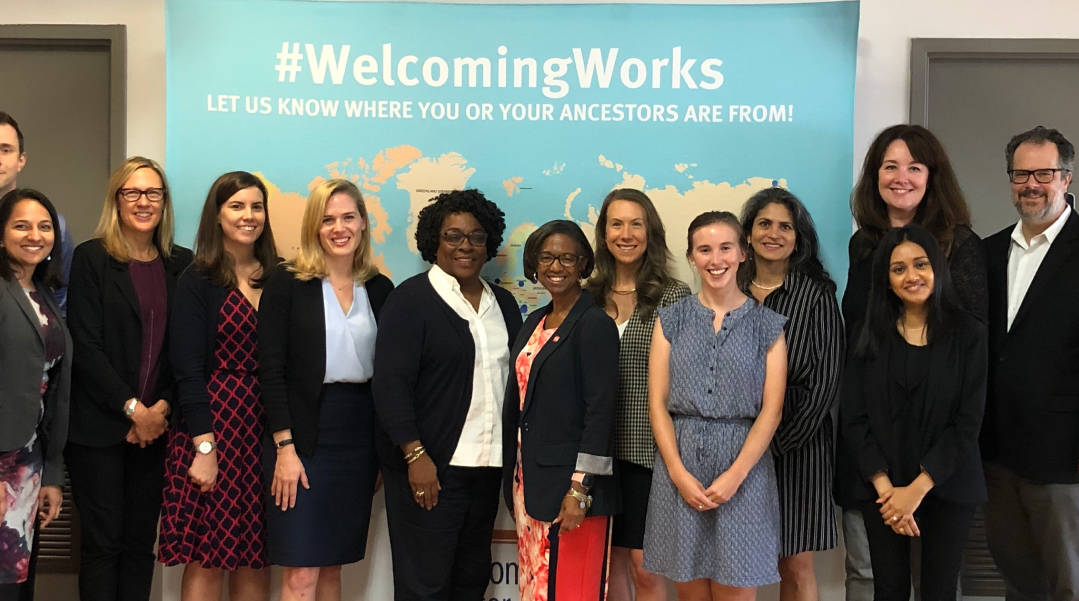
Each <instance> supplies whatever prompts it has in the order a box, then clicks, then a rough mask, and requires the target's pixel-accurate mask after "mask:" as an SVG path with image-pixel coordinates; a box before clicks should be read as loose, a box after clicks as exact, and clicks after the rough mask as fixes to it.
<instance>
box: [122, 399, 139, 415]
mask: <svg viewBox="0 0 1079 601" xmlns="http://www.w3.org/2000/svg"><path fill="white" fill-rule="evenodd" d="M138 402H139V400H138V399H131V400H129V401H128V402H127V403H125V404H124V415H126V416H127V417H131V416H132V415H135V405H137V404H138Z"/></svg>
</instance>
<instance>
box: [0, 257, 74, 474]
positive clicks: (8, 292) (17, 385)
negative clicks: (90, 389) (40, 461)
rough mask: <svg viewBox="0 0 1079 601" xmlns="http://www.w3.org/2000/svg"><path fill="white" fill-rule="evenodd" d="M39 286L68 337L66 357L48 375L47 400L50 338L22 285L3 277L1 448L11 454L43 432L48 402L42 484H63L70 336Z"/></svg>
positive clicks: (0, 296) (50, 297) (0, 312)
mask: <svg viewBox="0 0 1079 601" xmlns="http://www.w3.org/2000/svg"><path fill="white" fill-rule="evenodd" d="M37 287H38V290H40V291H41V293H42V294H41V296H42V297H43V298H44V299H45V303H46V304H47V305H48V306H49V308H50V309H52V312H53V315H56V316H57V325H59V326H60V328H61V329H62V331H63V333H64V356H63V357H62V358H61V359H60V361H59V363H57V364H56V365H54V366H53V367H52V369H51V370H50V371H49V388H48V390H46V391H45V397H44V399H42V396H41V370H42V369H43V368H44V366H45V338H44V337H43V336H42V334H41V322H40V321H38V317H37V313H35V312H34V307H33V306H32V305H31V304H30V300H29V299H28V298H26V293H25V292H23V290H22V286H20V285H19V282H18V281H17V280H15V278H12V279H10V280H5V279H3V278H0V450H2V451H12V450H15V449H17V448H19V447H21V446H22V445H24V444H26V442H27V441H28V440H30V437H31V436H33V435H34V431H35V429H38V423H37V418H38V407H39V406H40V403H41V401H42V400H44V401H45V416H44V419H43V420H42V423H41V427H40V429H38V433H39V435H40V440H41V446H42V449H43V450H44V454H45V472H44V473H43V474H42V477H41V484H42V485H43V486H62V485H63V484H64V456H63V452H64V444H65V443H66V442H67V421H68V394H69V392H70V390H71V335H70V334H69V333H68V329H67V326H65V325H64V321H63V320H62V319H59V316H60V315H61V313H60V307H59V305H57V304H56V302H55V300H54V298H53V295H52V291H50V290H49V289H48V288H46V287H45V286H43V285H41V284H40V283H39V284H38V285H37Z"/></svg>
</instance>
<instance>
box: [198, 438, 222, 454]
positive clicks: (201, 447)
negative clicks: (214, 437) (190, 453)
mask: <svg viewBox="0 0 1079 601" xmlns="http://www.w3.org/2000/svg"><path fill="white" fill-rule="evenodd" d="M216 448H217V445H216V444H214V443H213V442H211V441H209V440H204V441H202V442H200V443H199V444H197V445H195V450H196V451H198V454H199V455H209V454H210V453H213V452H214V449H216Z"/></svg>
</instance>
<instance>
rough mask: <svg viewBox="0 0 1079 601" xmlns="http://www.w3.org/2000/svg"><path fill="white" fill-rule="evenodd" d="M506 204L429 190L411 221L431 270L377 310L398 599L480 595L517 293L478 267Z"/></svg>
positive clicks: (517, 324)
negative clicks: (497, 283) (414, 220)
mask: <svg viewBox="0 0 1079 601" xmlns="http://www.w3.org/2000/svg"><path fill="white" fill-rule="evenodd" d="M503 215H504V214H503V213H502V211H501V210H500V209H499V208H498V206H497V205H495V204H494V203H493V202H491V201H489V200H487V199H486V198H485V197H484V196H483V194H482V193H480V192H479V191H478V190H455V191H453V192H446V193H444V194H440V195H439V196H437V197H435V198H434V200H433V202H432V203H431V204H429V205H427V206H426V207H424V208H423V210H422V211H420V214H419V218H418V223H417V226H416V246H417V248H418V249H419V251H420V254H421V255H422V256H423V259H424V260H425V261H427V262H429V263H431V264H432V266H431V269H429V270H427V271H426V272H424V273H420V274H418V275H415V276H413V277H411V278H409V279H407V280H405V281H404V282H402V283H401V285H400V286H398V287H397V288H396V289H395V290H394V291H393V293H392V294H390V296H389V298H387V299H386V306H385V309H384V310H383V313H382V320H381V322H380V324H379V332H378V341H377V342H376V344H375V373H376V374H377V375H376V377H375V381H374V394H375V411H376V413H377V414H378V425H379V430H378V432H377V437H378V440H377V445H378V451H379V456H380V458H381V460H382V475H383V478H384V480H385V483H386V517H387V519H388V521H389V530H390V545H391V547H392V549H393V583H394V591H395V598H396V599H400V600H404V599H408V600H412V599H424V600H430V599H445V600H447V601H448V600H450V599H479V598H480V597H481V596H483V593H484V591H485V590H486V588H487V582H488V581H489V579H490V570H491V533H492V531H493V530H494V522H495V515H496V513H497V512H498V492H499V487H500V485H501V474H502V469H501V468H502V456H503V449H502V446H503V442H502V438H501V436H502V401H503V396H504V394H505V391H506V382H507V379H508V377H509V374H510V371H509V367H510V363H509V358H510V343H512V342H513V341H514V339H515V338H516V336H517V331H518V330H520V328H521V310H520V308H519V307H518V305H517V301H515V300H514V298H513V295H512V294H510V293H509V292H508V291H506V290H504V289H502V288H500V287H498V286H495V285H492V284H489V283H488V282H486V281H484V280H483V278H481V277H480V270H481V269H482V268H483V265H484V264H485V263H486V262H487V261H489V260H490V259H492V258H494V256H495V254H496V253H497V252H498V247H499V246H500V245H501V244H502V233H503V231H504V230H505V227H506V222H505V219H504V218H503Z"/></svg>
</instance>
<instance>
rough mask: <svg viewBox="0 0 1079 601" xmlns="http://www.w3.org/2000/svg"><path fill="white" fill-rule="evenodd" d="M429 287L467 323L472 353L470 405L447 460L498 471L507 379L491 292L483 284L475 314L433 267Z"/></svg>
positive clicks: (503, 336) (506, 354) (505, 344)
mask: <svg viewBox="0 0 1079 601" xmlns="http://www.w3.org/2000/svg"><path fill="white" fill-rule="evenodd" d="M427 277H428V279H429V280H430V281H431V286H432V287H433V288H434V289H435V292H436V293H438V296H439V297H440V298H441V299H442V300H443V301H445V303H446V304H447V305H449V306H450V308H451V309H453V311H454V313H456V314H457V315H458V316H460V317H461V319H464V320H465V321H467V322H468V332H469V333H470V334H472V342H473V345H474V347H475V349H476V353H475V358H474V360H473V364H472V401H471V403H470V404H469V406H468V414H467V415H466V417H465V425H464V428H462V429H461V438H460V439H458V441H457V448H456V449H455V450H454V452H453V457H451V458H450V465H456V466H459V467H501V466H502V400H503V397H504V396H505V394H506V381H507V378H508V377H509V365H510V350H509V334H508V333H507V332H506V321H505V319H504V318H503V317H502V310H501V309H499V307H498V303H497V302H496V301H495V295H494V292H492V291H491V287H490V286H489V285H488V284H487V282H484V281H483V280H482V279H481V280H480V282H481V283H482V284H483V293H482V295H481V296H480V306H479V309H478V310H477V309H474V308H473V307H472V303H470V302H469V301H468V299H466V298H465V296H464V294H463V293H462V292H461V285H460V283H459V282H458V281H457V278H455V277H453V276H451V275H449V274H447V273H446V272H445V271H443V270H442V269H441V268H440V267H439V266H438V265H435V266H433V267H431V270H430V271H428V272H427Z"/></svg>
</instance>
